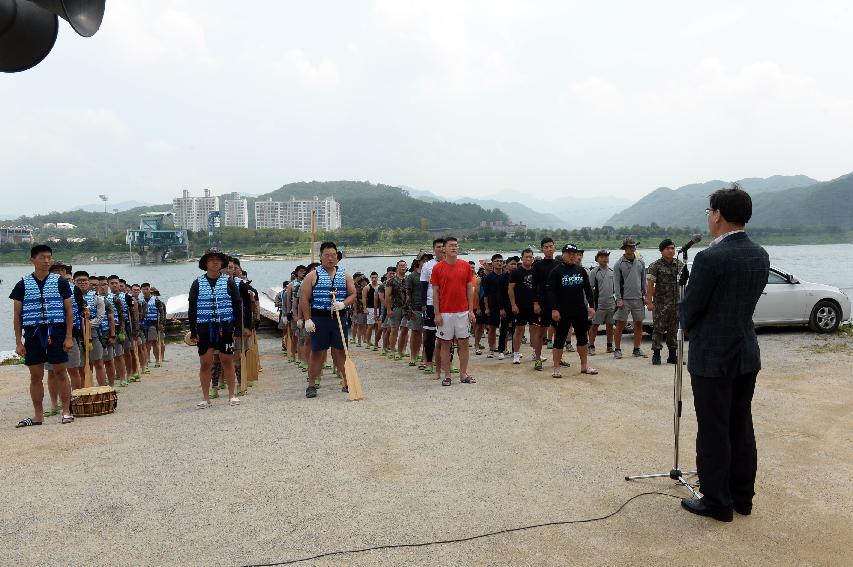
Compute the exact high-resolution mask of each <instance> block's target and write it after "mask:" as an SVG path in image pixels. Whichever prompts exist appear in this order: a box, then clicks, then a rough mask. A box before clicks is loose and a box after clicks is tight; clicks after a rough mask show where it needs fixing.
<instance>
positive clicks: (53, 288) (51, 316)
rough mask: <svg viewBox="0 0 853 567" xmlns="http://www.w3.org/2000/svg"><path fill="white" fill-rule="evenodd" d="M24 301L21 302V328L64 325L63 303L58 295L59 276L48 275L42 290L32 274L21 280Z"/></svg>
mask: <svg viewBox="0 0 853 567" xmlns="http://www.w3.org/2000/svg"><path fill="white" fill-rule="evenodd" d="M23 280H24V301H23V302H22V309H21V319H22V322H21V324H22V326H24V327H35V326H37V325H59V324H63V323H65V302H64V300H63V299H62V296H61V295H59V276H58V275H57V274H48V276H47V278H45V280H44V288H43V289H39V285H38V283H37V282H36V279H35V278H34V277H33V275H32V274H30V275H28V276H26V277H24V278H23Z"/></svg>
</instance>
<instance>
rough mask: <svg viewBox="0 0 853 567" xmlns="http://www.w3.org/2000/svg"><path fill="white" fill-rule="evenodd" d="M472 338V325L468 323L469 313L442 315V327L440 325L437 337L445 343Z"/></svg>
mask: <svg viewBox="0 0 853 567" xmlns="http://www.w3.org/2000/svg"><path fill="white" fill-rule="evenodd" d="M469 336H471V325H470V323H469V322H468V312H467V311H462V312H460V313H442V314H441V325H438V328H437V333H436V337H437V338H439V339H442V340H445V341H449V340H452V339H467V338H468V337H469Z"/></svg>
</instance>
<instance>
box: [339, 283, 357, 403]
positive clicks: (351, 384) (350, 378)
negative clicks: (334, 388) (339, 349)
mask: <svg viewBox="0 0 853 567" xmlns="http://www.w3.org/2000/svg"><path fill="white" fill-rule="evenodd" d="M334 302H335V291H334V290H333V291H332V309H333V311H335V318H336V319H337V320H338V329H339V330H340V332H341V343H342V344H343V345H344V356H345V357H346V359H345V361H344V378H345V379H346V384H347V390H348V391H349V399H350V401H351V402H355V401H358V400H363V399H364V393H363V392H362V391H361V380H360V379H359V377H358V370H356V368H355V364H354V363H353V361H352V359H351V358H350V357H349V349H348V348H347V338H346V335H344V326H343V323H341V314H340V312H338V311H337V310H335V309H334Z"/></svg>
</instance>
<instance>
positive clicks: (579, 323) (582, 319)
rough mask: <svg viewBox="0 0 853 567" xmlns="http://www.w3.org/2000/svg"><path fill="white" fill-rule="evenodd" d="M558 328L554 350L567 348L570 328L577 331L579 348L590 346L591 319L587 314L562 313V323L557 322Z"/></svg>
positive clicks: (555, 332)
mask: <svg viewBox="0 0 853 567" xmlns="http://www.w3.org/2000/svg"><path fill="white" fill-rule="evenodd" d="M556 326H557V328H556V330H555V331H554V348H556V349H561V348H563V347H564V346H566V339H567V338H568V336H569V327H570V326H571V327H572V328H573V329H574V331H575V337H576V338H577V344H578V346H579V347H582V346H586V345H587V344H589V336H588V332H589V319H588V318H587V314H586V312H583V311H581V312H577V313H564V312H562V311H561V312H560V321H559V322H557V324H556Z"/></svg>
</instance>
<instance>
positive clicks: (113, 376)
mask: <svg viewBox="0 0 853 567" xmlns="http://www.w3.org/2000/svg"><path fill="white" fill-rule="evenodd" d="M30 260H31V262H32V264H33V272H32V273H31V274H28V275H26V276H24V277H23V278H21V280H20V281H19V282H18V283H17V284H16V285H15V287H14V288H13V289H12V293H11V294H10V295H9V298H10V299H12V300H13V304H14V307H13V321H12V324H13V326H14V330H15V351H16V353H17V354H18V355H19V356H21V357H23V359H24V364H26V365H27V367H28V368H29V372H30V397H31V399H32V403H33V417H31V418H30V417H27V418H24V419H22V420H20V421H19V422H18V424H17V427H28V426H33V425H41V424H42V422H43V418H44V417H50V416H54V415H57V414H58V413H60V412H62V417H61V422H62V423H72V422H73V421H74V415H73V414H72V412H71V391H72V390H76V389H80V388H84V387H89V386H93V385H98V386H106V385H109V386H114V385H115V384H116V383H118V385H119V387H125V386H128V385H129V384H131V383H133V382H138V381H139V380H141V377H142V375H143V374H148V373H149V372H150V371H149V366H150V363H151V361H152V360H153V361H154V364H153V365H154V366H155V367H159V366H160V364H161V363H162V362H163V361H164V356H165V353H166V343H165V341H164V335H163V332H164V324H165V320H166V306H165V304H164V303H163V302H162V301H160V297H159V296H160V292H159V291H157V288H155V287H152V286H151V284H150V283H148V282H144V283H142V284H135V283H128V282H127V281H126V280H125V279H123V278H120V277H119V276H117V275H115V274H112V275H108V276H106V275H96V274H90V273H89V272H87V271H85V270H77V271H74V270H73V268H72V267H71V266H70V265H68V264H65V263H63V262H60V261H54V260H53V250H52V249H51V248H50V247H49V246H47V245H44V244H39V245H36V246H33V247H32V249H31V250H30ZM45 370H47V384H48V393H49V397H50V408H48V409H47V410H44V407H43V403H44V402H43V400H44V373H45Z"/></svg>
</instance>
